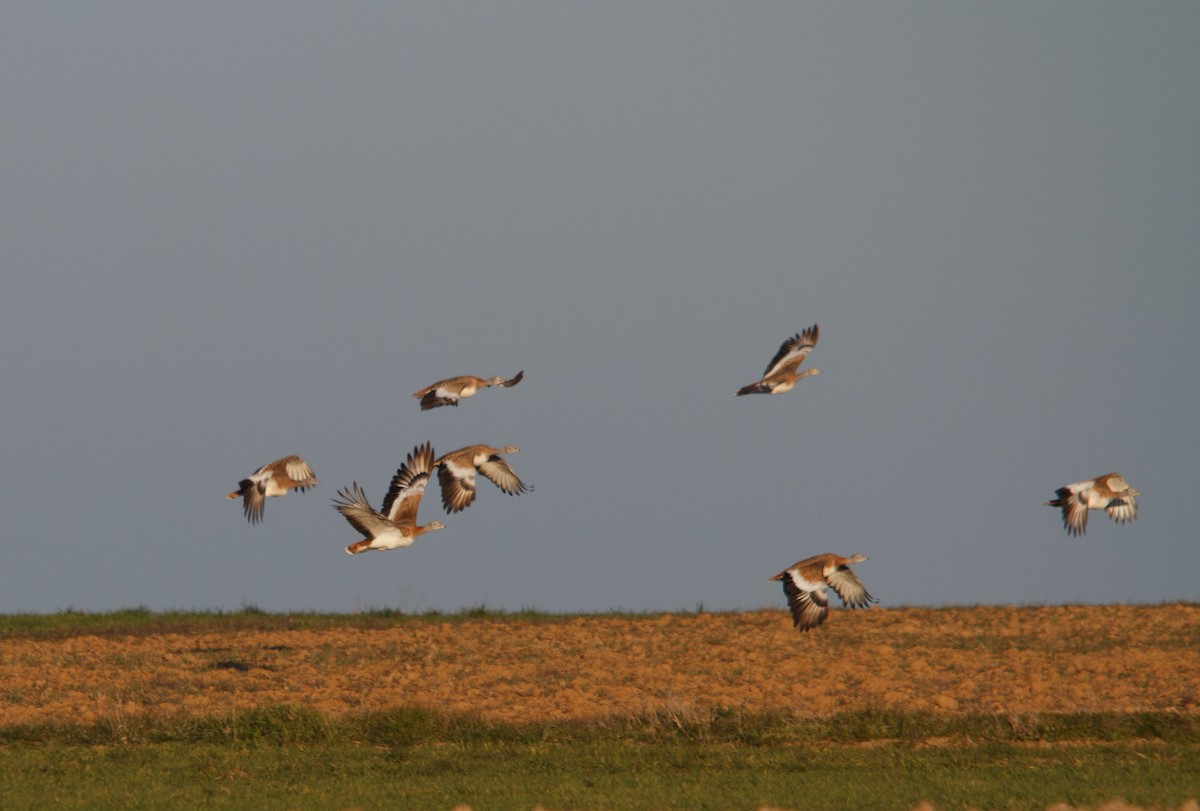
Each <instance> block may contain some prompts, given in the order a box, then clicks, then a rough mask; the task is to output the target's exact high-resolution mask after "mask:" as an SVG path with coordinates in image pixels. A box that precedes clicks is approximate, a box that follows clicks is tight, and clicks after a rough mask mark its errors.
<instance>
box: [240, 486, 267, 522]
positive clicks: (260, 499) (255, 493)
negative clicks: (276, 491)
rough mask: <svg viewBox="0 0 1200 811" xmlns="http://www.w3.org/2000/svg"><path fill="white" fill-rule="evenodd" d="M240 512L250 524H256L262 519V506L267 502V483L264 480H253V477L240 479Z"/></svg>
mask: <svg viewBox="0 0 1200 811" xmlns="http://www.w3.org/2000/svg"><path fill="white" fill-rule="evenodd" d="M241 494H242V512H243V513H244V514H245V516H246V520H247V521H249V522H250V523H251V524H257V523H259V522H260V521H262V520H263V506H264V505H266V503H267V483H266V480H263V481H257V482H256V481H254V480H253V479H242V489H241Z"/></svg>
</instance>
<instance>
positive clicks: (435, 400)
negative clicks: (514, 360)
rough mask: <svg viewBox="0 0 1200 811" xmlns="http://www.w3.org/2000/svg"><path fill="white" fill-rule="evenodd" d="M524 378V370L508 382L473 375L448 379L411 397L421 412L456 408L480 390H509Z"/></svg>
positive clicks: (502, 379)
mask: <svg viewBox="0 0 1200 811" xmlns="http://www.w3.org/2000/svg"><path fill="white" fill-rule="evenodd" d="M524 377H525V371H524V370H522V371H520V372H517V374H516V375H515V376H514V377H512V378H510V379H509V380H505V379H504V378H503V377H492V378H488V379H486V380H485V379H484V378H482V377H475V376H474V375H462V376H460V377H449V378H446V379H445V380H439V381H438V382H436V383H434V384H433V385H431V386H426V387H425V388H423V389H421V390H420V391H415V392H413V397H415V398H417V399H418V400H420V401H421V410H422V411H428V410H429V409H431V408H437V407H438V406H447V405H448V406H457V405H458V401H459V400H462V399H464V398H466V397H471V396H472V395H474V394H475V393H476V392H477V391H479V390H480V389H486V388H490V387H492V386H503V387H504V388H506V389H510V388H512V387H513V386H515V385H517V384H518V383H520V382H521V380H523V379H524Z"/></svg>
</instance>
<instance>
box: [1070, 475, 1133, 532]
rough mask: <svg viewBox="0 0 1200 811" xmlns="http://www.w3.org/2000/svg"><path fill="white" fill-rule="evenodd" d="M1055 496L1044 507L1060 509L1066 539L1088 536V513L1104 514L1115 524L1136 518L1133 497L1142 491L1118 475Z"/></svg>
mask: <svg viewBox="0 0 1200 811" xmlns="http://www.w3.org/2000/svg"><path fill="white" fill-rule="evenodd" d="M1054 494H1055V495H1056V496H1058V498H1056V499H1052V500H1050V501H1047V502H1046V506H1047V507H1059V508H1061V509H1062V519H1063V527H1064V528H1065V529H1066V530H1067V534H1068V535H1082V534H1084V533H1085V532H1087V517H1088V510H1104V511H1105V512H1106V513H1108V517H1109V518H1111V519H1112V520H1114V521H1116V522H1117V523H1118V524H1124V523H1125V522H1126V521H1132V520H1133V519H1135V518H1137V500H1136V499H1135V498H1134V496H1140V495H1141V494H1142V491H1141V490H1134V489H1133V488H1132V487H1130V486H1129V483H1128V482H1126V481H1125V479H1124V477H1122V476H1121V474H1120V473H1109V474H1108V475H1105V476H1097V477H1096V478H1094V479H1088V480H1087V481H1082V482H1075V483H1074V484H1068V485H1067V486H1066V487H1060V488H1058V490H1056V491H1055V492H1054Z"/></svg>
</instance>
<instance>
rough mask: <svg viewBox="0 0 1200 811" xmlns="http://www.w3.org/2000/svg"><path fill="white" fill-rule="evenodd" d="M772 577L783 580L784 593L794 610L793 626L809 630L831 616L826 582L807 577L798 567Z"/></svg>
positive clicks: (789, 606)
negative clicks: (817, 581)
mask: <svg viewBox="0 0 1200 811" xmlns="http://www.w3.org/2000/svg"><path fill="white" fill-rule="evenodd" d="M772 579H773V580H780V581H782V582H783V593H784V594H785V595H786V596H787V601H788V608H789V609H791V612H792V625H793V627H796V628H799V629H800V630H801V631H807V630H809V629H810V628H816V627H817V626H818V625H820V624H821V623H822V622H824V621H825V618H826V617H828V616H829V599H828V593H827V591H826V589H825V584H824V583H814V582H812V581H810V580H808V579H806V578H805V577H804V575H802V574H801V573H800V571H799V570H798V569H796V568H791V569H787V570H786V571H782V572H780V573H779V574H777V575H775V577H774V578H772Z"/></svg>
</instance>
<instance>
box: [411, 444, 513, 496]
mask: <svg viewBox="0 0 1200 811" xmlns="http://www.w3.org/2000/svg"><path fill="white" fill-rule="evenodd" d="M518 450H519V449H518V448H517V447H515V446H513V445H505V446H504V447H503V448H493V447H491V446H490V445H470V446H468V447H466V448H459V449H458V450H456V451H452V452H450V453H448V454H446V455H445V456H443V457H442V458H440V459H438V460H437V461H436V462H434V465H435V466H437V468H438V482H439V483H440V484H441V485H442V506H443V507H444V508H445V509H446V512H448V513H456V512H459V511H461V510H465V509H466V508H467V507H470V506H471V502H472V501H474V500H475V471H479V472H480V473H482V474H483V475H484V476H486V477H487V478H488V479H489V480H490V481H491V482H492V484H494V485H496V486H497V487H499V488H500V489H501V490H503V491H504V492H505V493H508V494H509V495H510V496H516V495H520V494H521V493H525V492H528V491H529V490H532V489H533V488H532V487H529V486H527V485H526V484H525V483H524V482H522V481H521V480H520V479H519V478H517V474H515V473H513V472H512V468H510V467H509V466H508V462H507V461H505V460H504V459H501V458H500V454H502V453H516V452H517V451H518Z"/></svg>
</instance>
